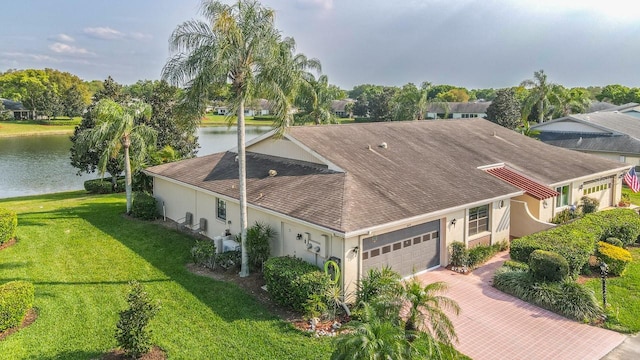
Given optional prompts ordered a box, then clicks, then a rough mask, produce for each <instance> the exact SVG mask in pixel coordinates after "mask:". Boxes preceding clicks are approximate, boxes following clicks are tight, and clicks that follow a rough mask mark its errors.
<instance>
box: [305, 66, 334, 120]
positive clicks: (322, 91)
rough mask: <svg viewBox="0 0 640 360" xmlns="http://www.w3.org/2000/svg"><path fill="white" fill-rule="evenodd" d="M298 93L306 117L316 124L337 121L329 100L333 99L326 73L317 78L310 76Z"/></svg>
mask: <svg viewBox="0 0 640 360" xmlns="http://www.w3.org/2000/svg"><path fill="white" fill-rule="evenodd" d="M300 95H301V96H298V101H299V104H300V105H301V106H302V107H303V108H304V109H305V111H306V116H305V118H306V119H308V120H309V121H311V122H313V123H314V124H316V125H320V124H335V123H337V122H338V118H337V117H336V115H335V113H334V112H333V111H332V109H331V101H332V100H334V99H333V96H332V94H331V88H330V85H329V78H328V77H327V75H321V76H320V77H318V79H317V80H315V79H314V78H311V79H310V80H309V82H308V85H307V86H306V87H305V88H303V91H302V92H301V94H300Z"/></svg>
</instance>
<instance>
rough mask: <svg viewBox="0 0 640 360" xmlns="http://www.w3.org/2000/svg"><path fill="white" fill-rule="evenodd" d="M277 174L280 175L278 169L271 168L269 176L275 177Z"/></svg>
mask: <svg viewBox="0 0 640 360" xmlns="http://www.w3.org/2000/svg"><path fill="white" fill-rule="evenodd" d="M276 175H278V172H277V171H275V170H273V169H271V170H269V176H271V177H274V176H276Z"/></svg>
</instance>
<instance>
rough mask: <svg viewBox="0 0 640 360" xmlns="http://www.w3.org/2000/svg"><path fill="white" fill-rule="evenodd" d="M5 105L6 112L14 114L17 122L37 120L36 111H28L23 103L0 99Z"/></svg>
mask: <svg viewBox="0 0 640 360" xmlns="http://www.w3.org/2000/svg"><path fill="white" fill-rule="evenodd" d="M0 101H2V105H4V108H5V111H9V112H11V113H12V114H13V119H15V120H33V119H35V118H36V115H35V111H33V110H28V109H26V108H25V107H24V106H23V105H22V103H21V102H19V101H11V100H7V99H0Z"/></svg>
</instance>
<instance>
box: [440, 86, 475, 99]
mask: <svg viewBox="0 0 640 360" xmlns="http://www.w3.org/2000/svg"><path fill="white" fill-rule="evenodd" d="M437 98H438V99H440V100H441V101H446V102H468V101H469V93H468V92H467V89H463V88H456V89H451V90H449V91H447V92H444V93H440V94H438V96H437Z"/></svg>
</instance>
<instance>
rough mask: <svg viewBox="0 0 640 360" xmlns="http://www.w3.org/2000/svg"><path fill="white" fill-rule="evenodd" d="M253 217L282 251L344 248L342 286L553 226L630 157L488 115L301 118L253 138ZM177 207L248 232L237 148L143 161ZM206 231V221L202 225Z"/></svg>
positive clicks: (159, 194) (608, 197) (330, 255)
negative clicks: (557, 139)
mask: <svg viewBox="0 0 640 360" xmlns="http://www.w3.org/2000/svg"><path fill="white" fill-rule="evenodd" d="M246 150H247V156H246V158H247V163H246V166H247V202H248V221H249V224H252V223H253V222H255V221H262V222H265V223H267V224H270V225H271V226H272V227H273V228H274V229H276V230H277V231H278V233H279V236H278V238H277V240H275V241H273V243H272V244H271V251H272V255H273V256H282V255H293V256H297V257H299V258H302V259H304V260H306V261H308V262H310V263H312V264H315V265H317V266H319V267H321V266H322V265H323V264H324V262H325V261H327V260H329V259H332V260H335V261H336V262H337V263H338V264H339V266H340V268H341V270H342V271H341V272H342V277H341V279H340V284H341V286H342V287H343V290H344V291H345V293H346V294H352V293H353V291H355V288H356V284H357V281H358V279H360V278H361V277H362V276H363V275H364V274H365V273H366V272H367V271H368V269H371V268H375V267H380V266H382V265H389V266H391V267H392V268H393V269H395V270H396V271H398V272H400V273H401V274H402V275H403V276H410V275H412V274H414V273H419V272H422V271H427V270H429V269H434V268H437V267H440V266H446V265H447V264H448V263H449V255H448V251H447V249H448V246H449V245H450V244H451V243H452V242H454V241H462V242H464V243H465V244H467V245H468V246H474V245H477V244H493V243H497V242H503V241H508V240H509V239H510V237H513V236H523V235H526V234H529V233H532V232H535V231H540V230H543V229H547V228H549V227H552V226H553V225H552V224H549V223H548V221H549V220H550V219H551V218H552V217H553V216H554V215H555V214H557V213H558V212H559V211H562V210H564V209H568V208H569V207H570V206H571V205H576V204H579V202H580V198H581V197H582V196H583V190H584V189H586V188H593V189H594V190H595V189H597V190H596V191H592V193H591V194H590V196H591V197H597V198H598V199H599V200H600V208H604V207H608V206H612V205H613V204H616V203H617V202H618V200H619V199H620V188H621V176H622V174H624V173H625V172H626V171H627V170H628V169H629V166H627V165H625V164H621V163H619V162H617V161H611V160H607V159H603V158H600V157H597V156H593V155H589V154H583V153H578V152H574V151H570V150H565V149H558V148H556V147H553V146H550V145H547V144H545V143H543V142H540V141H537V140H535V139H531V138H528V137H526V136H523V135H520V134H518V133H516V132H514V131H511V130H509V129H506V128H504V127H501V126H499V125H496V124H493V123H491V122H489V121H487V120H484V119H479V118H474V119H464V120H463V119H460V120H436V121H406V122H404V121H403V122H388V123H365V124H349V125H323V126H300V127H292V128H290V129H289V130H288V132H287V133H286V134H285V135H284V137H283V138H277V137H275V136H274V133H273V132H271V133H267V134H265V135H263V136H261V137H258V138H256V139H254V140H252V141H250V142H248V143H247V145H246ZM145 172H146V173H147V174H148V175H150V176H152V177H153V179H154V186H153V187H154V190H153V191H154V196H155V197H156V198H157V200H158V203H159V204H160V206H162V209H163V213H164V214H165V215H166V217H167V218H169V219H172V220H175V221H179V222H183V220H184V219H185V214H186V213H187V212H188V213H190V214H191V215H190V216H189V217H190V218H192V219H194V221H193V223H195V224H202V221H198V220H197V219H205V220H204V222H205V224H208V225H207V226H206V228H205V229H204V231H201V233H202V234H204V235H206V236H208V237H210V238H216V237H217V236H221V235H222V234H225V233H232V234H236V233H238V232H239V231H240V226H239V225H240V224H239V205H238V198H239V193H238V163H237V160H236V152H235V151H234V150H231V151H227V152H223V153H218V154H213V155H209V156H203V157H198V158H193V159H187V160H182V161H179V162H175V163H170V164H163V165H159V166H154V167H150V168H148V169H146V171H145ZM195 227H199V228H200V229H201V230H202V226H198V225H195Z"/></svg>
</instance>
